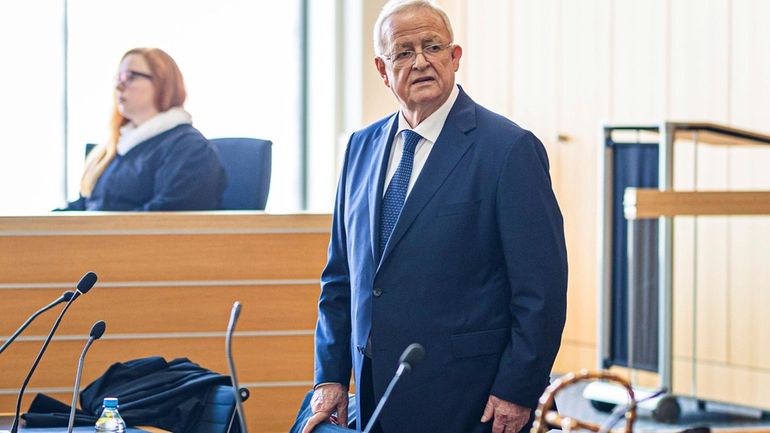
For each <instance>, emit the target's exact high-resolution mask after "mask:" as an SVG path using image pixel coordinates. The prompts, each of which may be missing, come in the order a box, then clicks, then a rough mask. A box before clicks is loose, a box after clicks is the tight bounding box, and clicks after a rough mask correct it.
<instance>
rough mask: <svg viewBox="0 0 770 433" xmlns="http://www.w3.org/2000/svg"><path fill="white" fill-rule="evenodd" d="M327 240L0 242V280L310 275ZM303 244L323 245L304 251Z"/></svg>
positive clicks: (211, 237) (221, 237) (217, 237)
mask: <svg viewBox="0 0 770 433" xmlns="http://www.w3.org/2000/svg"><path fill="white" fill-rule="evenodd" d="M328 239H329V235H328V234H321V233H305V234H280V233H276V234H200V235H195V234H184V235H176V234H157V235H154V234H147V235H142V234H140V235H134V234H126V235H104V236H46V237H43V236H34V237H25V236H15V237H0V250H2V251H13V254H9V255H6V256H4V257H3V260H2V261H0V275H4V276H5V278H6V280H5V281H4V282H6V283H30V282H39V281H46V282H62V281H72V285H73V286H74V285H75V284H76V283H77V281H78V280H79V279H80V277H81V276H82V275H83V274H84V273H85V271H87V270H93V271H94V272H96V273H97V274H98V275H99V281H102V282H105V281H136V280H137V278H141V280H142V281H185V280H187V281H189V280H194V281H199V280H227V279H256V278H263V279H280V278H283V279H301V278H316V277H318V275H320V271H321V267H320V266H319V263H321V264H322V263H324V260H325V257H326V249H325V245H328ZM308 244H313V245H324V248H316V249H312V250H310V251H308V250H305V249H304V246H306V245H308ZM105 245H108V246H109V248H108V249H107V250H105V248H104V246H105ZM95 251H102V253H100V254H94V252H95ZM97 284H98V283H97Z"/></svg>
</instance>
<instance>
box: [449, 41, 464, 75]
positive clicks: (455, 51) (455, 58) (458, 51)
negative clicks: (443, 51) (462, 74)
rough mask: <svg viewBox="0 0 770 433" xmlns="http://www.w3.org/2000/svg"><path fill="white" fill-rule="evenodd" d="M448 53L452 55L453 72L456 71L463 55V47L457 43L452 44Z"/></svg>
mask: <svg viewBox="0 0 770 433" xmlns="http://www.w3.org/2000/svg"><path fill="white" fill-rule="evenodd" d="M450 53H451V55H452V66H453V67H454V70H455V72H457V70H458V69H460V58H461V57H462V56H463V48H462V47H461V46H459V45H453V46H452V51H451V52H450Z"/></svg>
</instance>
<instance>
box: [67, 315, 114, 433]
mask: <svg viewBox="0 0 770 433" xmlns="http://www.w3.org/2000/svg"><path fill="white" fill-rule="evenodd" d="M106 328H107V324H106V323H104V321H103V320H100V321H98V322H96V323H94V326H92V327H91V334H90V336H89V337H88V341H87V342H86V346H85V347H84V348H83V352H82V353H81V354H80V360H78V369H77V372H76V373H75V388H73V390H72V407H71V408H70V421H69V424H68V425H67V433H72V428H73V427H74V426H75V406H77V404H78V394H80V377H81V376H82V375H83V361H84V360H85V359H86V352H88V348H90V347H91V344H93V342H94V341H96V340H98V339H100V338H102V335H104V330H105V329H106Z"/></svg>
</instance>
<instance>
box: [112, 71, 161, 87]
mask: <svg viewBox="0 0 770 433" xmlns="http://www.w3.org/2000/svg"><path fill="white" fill-rule="evenodd" d="M138 78H145V79H148V80H150V81H152V75H150V74H145V73H144V72H139V71H131V70H128V71H123V72H121V73H119V74H118V76H117V77H115V87H119V86H124V87H125V86H128V85H129V84H131V83H133V82H134V81H136V80H137V79H138Z"/></svg>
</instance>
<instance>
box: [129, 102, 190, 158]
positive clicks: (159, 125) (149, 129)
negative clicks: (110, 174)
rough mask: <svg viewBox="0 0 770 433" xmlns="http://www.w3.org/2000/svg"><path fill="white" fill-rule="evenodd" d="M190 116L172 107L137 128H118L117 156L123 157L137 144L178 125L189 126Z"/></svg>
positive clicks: (179, 108)
mask: <svg viewBox="0 0 770 433" xmlns="http://www.w3.org/2000/svg"><path fill="white" fill-rule="evenodd" d="M191 124H192V116H190V113H188V112H186V111H184V109H183V108H181V107H173V108H170V109H169V110H168V111H164V112H162V113H158V114H156V115H155V116H153V117H151V118H150V119H148V120H147V121H146V122H144V123H142V124H141V125H139V126H134V125H133V124H131V123H128V124H126V125H125V126H123V127H122V128H120V140H118V149H117V151H118V155H121V156H122V155H125V154H126V153H128V152H129V151H130V150H131V149H133V148H134V147H135V146H136V145H137V144H139V143H142V142H144V141H147V140H148V139H150V138H152V137H155V136H156V135H158V134H162V133H164V132H166V131H168V130H170V129H172V128H175V127H177V126H179V125H191Z"/></svg>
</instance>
